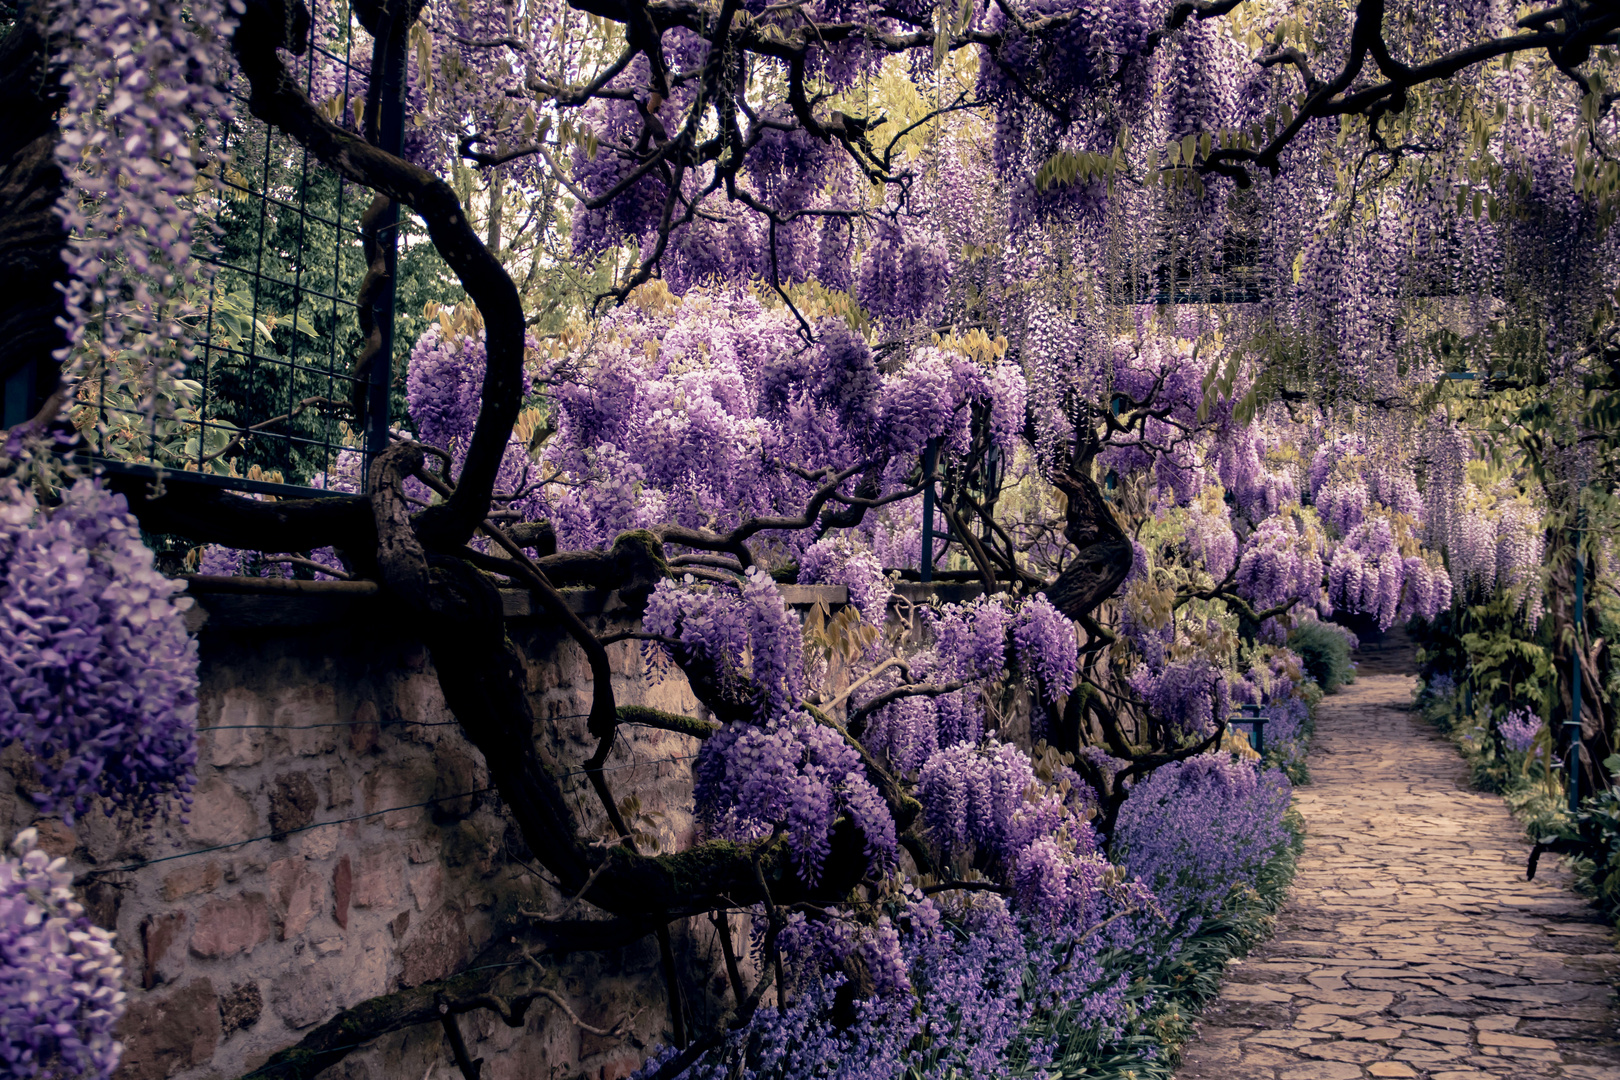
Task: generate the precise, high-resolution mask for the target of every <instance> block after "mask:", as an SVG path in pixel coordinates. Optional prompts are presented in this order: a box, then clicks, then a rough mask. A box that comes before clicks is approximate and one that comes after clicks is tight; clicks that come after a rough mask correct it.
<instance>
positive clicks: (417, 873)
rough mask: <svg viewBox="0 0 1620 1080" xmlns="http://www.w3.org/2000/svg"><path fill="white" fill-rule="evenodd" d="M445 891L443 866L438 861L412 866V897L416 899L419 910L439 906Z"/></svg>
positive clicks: (427, 909)
mask: <svg viewBox="0 0 1620 1080" xmlns="http://www.w3.org/2000/svg"><path fill="white" fill-rule="evenodd" d="M443 893H444V868H443V867H441V866H440V865H439V864H438V863H428V864H426V865H424V866H418V867H413V868H412V870H411V899H412V900H415V901H416V910H417V911H429V910H432V909H433V908H435V907H437V906H438V904H439V901H440V899H441V897H442V895H443Z"/></svg>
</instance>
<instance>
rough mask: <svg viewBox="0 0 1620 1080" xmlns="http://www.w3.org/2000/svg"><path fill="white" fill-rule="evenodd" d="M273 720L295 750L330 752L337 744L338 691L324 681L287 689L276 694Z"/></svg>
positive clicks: (300, 752) (304, 754)
mask: <svg viewBox="0 0 1620 1080" xmlns="http://www.w3.org/2000/svg"><path fill="white" fill-rule="evenodd" d="M272 722H273V723H274V724H275V725H276V727H277V732H276V734H278V735H280V736H281V737H282V738H283V739H285V740H286V742H287V748H288V749H289V750H291V751H292V752H293V753H294V754H297V755H299V756H300V757H313V756H315V755H316V754H329V753H331V752H332V751H333V750H335V749H336V748H337V733H338V728H337V723H338V711H337V693H336V691H334V690H333V688H332V687H330V686H327V685H324V684H323V685H319V686H296V687H292V688H290V689H287V690H284V691H282V692H281V694H280V695H278V697H277V700H276V711H275V717H274V719H273V721H272Z"/></svg>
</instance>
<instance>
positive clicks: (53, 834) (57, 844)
mask: <svg viewBox="0 0 1620 1080" xmlns="http://www.w3.org/2000/svg"><path fill="white" fill-rule="evenodd" d="M33 828H34V829H35V830H37V831H38V833H39V841H38V843H39V850H41V851H43V852H44V853H45V854H47V855H49V856H50V857H51V858H53V859H59V858H63V857H65V856H68V855H71V854H73V849H74V848H76V847H78V846H79V838H78V836H77V835H76V834H75V833H74V832H73V830H72V829H70V828H68V827H67V826H66V825H64V824H62V822H61V821H59V820H57V819H56V818H40V819H39V820H38V821H36V822H34V824H33Z"/></svg>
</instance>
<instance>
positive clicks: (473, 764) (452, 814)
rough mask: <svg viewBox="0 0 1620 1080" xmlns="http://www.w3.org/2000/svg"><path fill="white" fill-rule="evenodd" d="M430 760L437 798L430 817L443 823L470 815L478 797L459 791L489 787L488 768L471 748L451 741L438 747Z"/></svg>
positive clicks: (434, 793) (434, 796)
mask: <svg viewBox="0 0 1620 1080" xmlns="http://www.w3.org/2000/svg"><path fill="white" fill-rule="evenodd" d="M434 763H435V766H436V768H437V775H436V777H435V779H434V784H433V798H434V799H436V800H438V801H436V802H435V803H434V804H433V820H434V821H438V822H441V823H443V822H449V821H460V820H461V819H462V818H464V817H469V816H471V814H472V812H473V810H474V809H476V808H477V806H478V797H477V796H476V795H465V794H463V793H464V792H468V791H481V790H483V789H484V788H486V787H488V786H489V770H488V769H486V768H485V767H484V763H483V761H482V760H481V759H480V758H479V757H478V756H477V755H476V754H475V753H474V752H473V751H472V750H471V749H469V748H467V747H464V746H457V745H455V744H454V743H451V744H450V745H448V746H447V745H443V744H441V745H440V746H439V749H438V753H437V754H435V755H434ZM452 796H454V797H452Z"/></svg>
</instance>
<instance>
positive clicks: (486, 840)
mask: <svg viewBox="0 0 1620 1080" xmlns="http://www.w3.org/2000/svg"><path fill="white" fill-rule="evenodd" d="M447 832H448V835H447V836H446V838H445V844H444V862H445V865H446V866H449V867H455V868H459V867H463V866H466V867H471V868H472V869H474V870H476V871H477V872H478V873H479V874H481V875H485V876H487V875H489V874H493V873H494V872H495V871H496V869H497V860H496V853H497V852H499V851H500V846H501V842H500V837H499V836H492V835H490V834H489V833H488V832H487V831H486V830H485V829H484V828H483V827H482V826H480V825H479V824H478V823H477V822H475V821H458V822H456V824H455V825H454V826H453V827H451V828H450V829H448V830H447Z"/></svg>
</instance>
